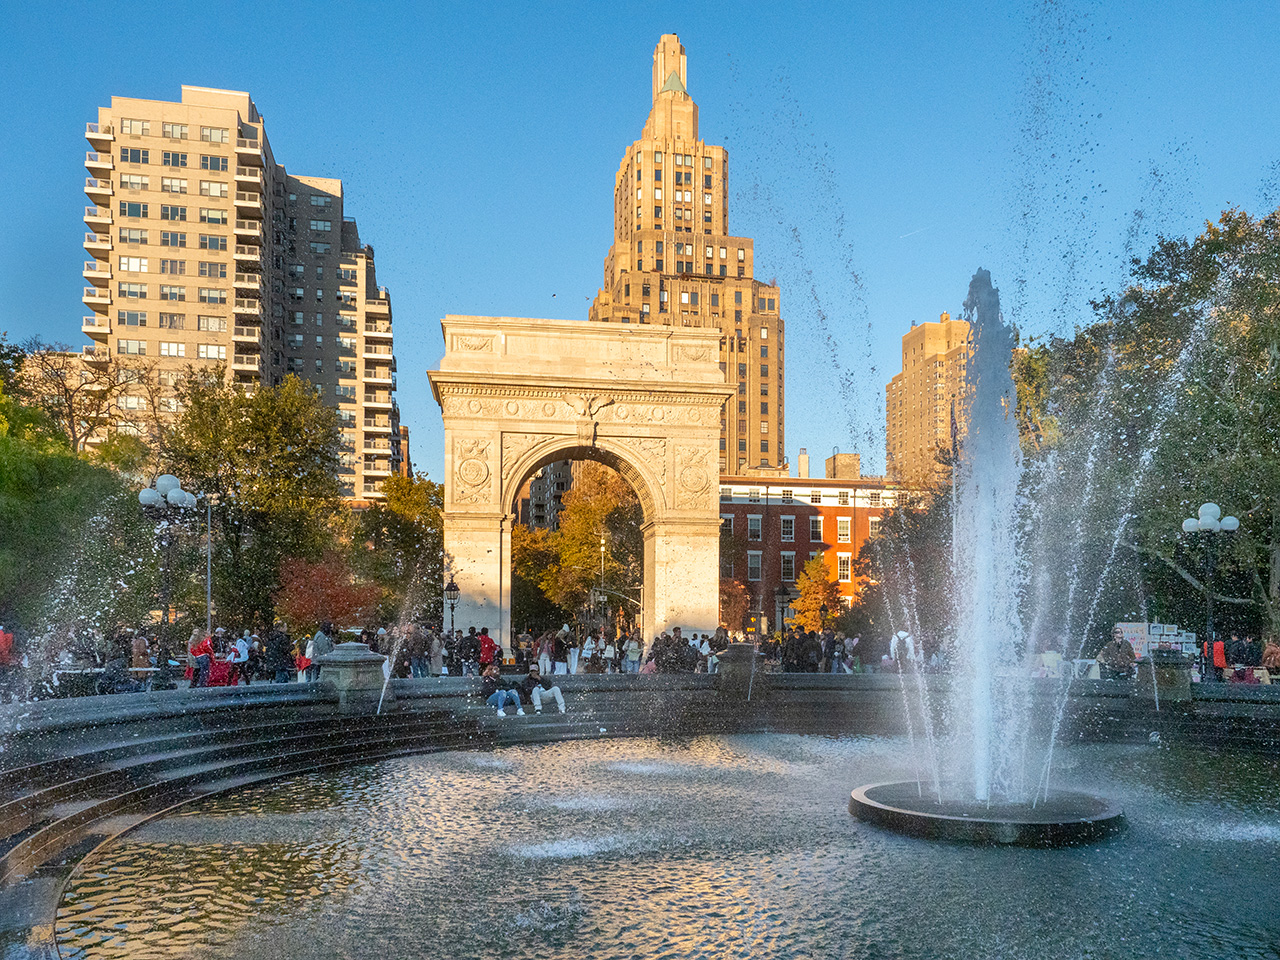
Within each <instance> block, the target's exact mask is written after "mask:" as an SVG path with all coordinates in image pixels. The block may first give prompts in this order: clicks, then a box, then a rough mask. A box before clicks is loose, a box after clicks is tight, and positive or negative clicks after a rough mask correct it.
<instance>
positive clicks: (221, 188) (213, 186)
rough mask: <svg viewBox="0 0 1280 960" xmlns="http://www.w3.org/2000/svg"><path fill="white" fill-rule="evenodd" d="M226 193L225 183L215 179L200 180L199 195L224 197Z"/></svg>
mask: <svg viewBox="0 0 1280 960" xmlns="http://www.w3.org/2000/svg"><path fill="white" fill-rule="evenodd" d="M226 195H227V185H226V184H225V183H220V182H219V181H217V180H201V181H200V196H202V197H225V196H226Z"/></svg>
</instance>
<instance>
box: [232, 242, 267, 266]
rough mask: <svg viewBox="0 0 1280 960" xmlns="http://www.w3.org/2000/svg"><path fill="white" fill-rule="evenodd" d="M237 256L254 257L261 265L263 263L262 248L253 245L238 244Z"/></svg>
mask: <svg viewBox="0 0 1280 960" xmlns="http://www.w3.org/2000/svg"><path fill="white" fill-rule="evenodd" d="M235 254H236V256H237V257H253V258H254V259H255V260H257V261H258V262H259V263H261V262H262V248H261V247H257V246H254V245H253V244H251V243H237V244H236V250H235Z"/></svg>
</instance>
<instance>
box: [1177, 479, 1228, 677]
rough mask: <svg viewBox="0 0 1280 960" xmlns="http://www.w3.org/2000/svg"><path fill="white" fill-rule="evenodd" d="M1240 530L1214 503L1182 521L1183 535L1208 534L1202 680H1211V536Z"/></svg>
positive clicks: (1214, 557)
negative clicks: (1204, 644) (1204, 648)
mask: <svg viewBox="0 0 1280 960" xmlns="http://www.w3.org/2000/svg"><path fill="white" fill-rule="evenodd" d="M1239 529H1240V519H1239V518H1238V517H1231V516H1227V517H1224V516H1223V515H1222V508H1221V507H1219V506H1218V505H1217V504H1216V503H1202V504H1201V505H1200V509H1199V510H1198V511H1197V512H1196V515H1195V516H1194V517H1187V519H1185V520H1183V521H1182V532H1183V533H1206V534H1210V536H1209V538H1208V539H1207V540H1206V544H1207V552H1206V559H1205V578H1204V596H1205V626H1204V636H1205V643H1206V644H1207V647H1206V649H1207V650H1208V655H1207V656H1206V657H1205V661H1206V662H1205V665H1204V671H1203V678H1204V679H1205V680H1211V679H1212V678H1213V571H1214V566H1215V564H1216V561H1217V539H1218V538H1217V537H1216V536H1213V534H1217V533H1235V531H1237V530H1239Z"/></svg>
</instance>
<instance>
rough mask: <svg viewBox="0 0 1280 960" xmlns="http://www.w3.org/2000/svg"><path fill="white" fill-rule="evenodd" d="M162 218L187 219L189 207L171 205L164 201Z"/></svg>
mask: <svg viewBox="0 0 1280 960" xmlns="http://www.w3.org/2000/svg"><path fill="white" fill-rule="evenodd" d="M160 219H161V220H186V219H187V208H186V207H171V206H169V205H168V204H163V203H162V204H161V205H160Z"/></svg>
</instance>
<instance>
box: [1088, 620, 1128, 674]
mask: <svg viewBox="0 0 1280 960" xmlns="http://www.w3.org/2000/svg"><path fill="white" fill-rule="evenodd" d="M1097 659H1098V675H1099V676H1100V677H1101V678H1102V679H1103V680H1125V679H1128V677H1129V676H1130V675H1131V674H1132V673H1133V662H1134V660H1136V659H1137V657H1136V656H1135V655H1134V652H1133V645H1132V644H1131V643H1129V641H1128V640H1126V639H1125V638H1124V631H1123V630H1121V629H1120V628H1119V627H1116V628H1115V629H1113V630H1112V631H1111V639H1110V640H1109V641H1107V643H1105V644H1104V645H1103V647H1102V649H1101V650H1099V651H1098V658H1097Z"/></svg>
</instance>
